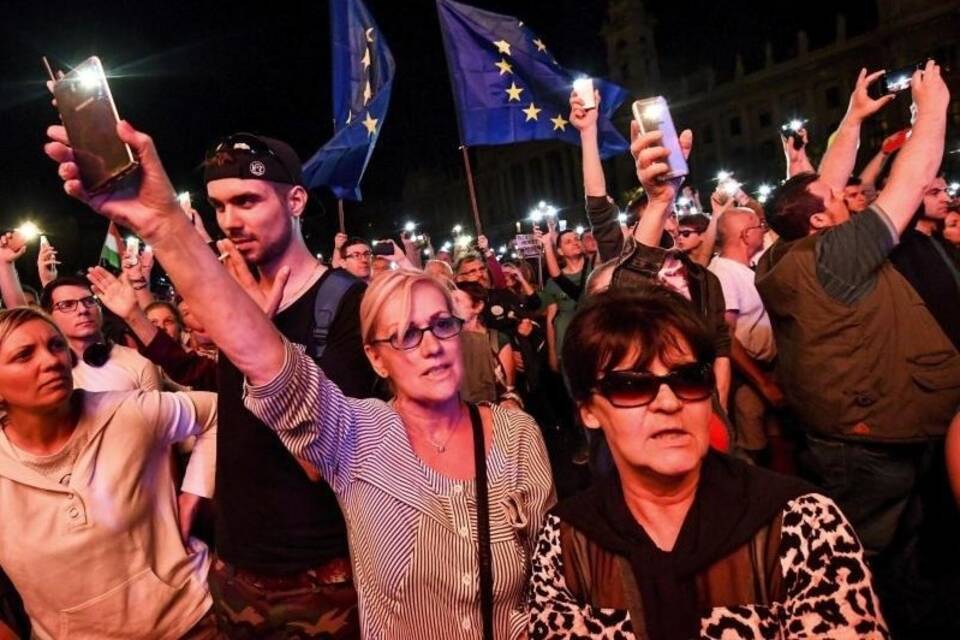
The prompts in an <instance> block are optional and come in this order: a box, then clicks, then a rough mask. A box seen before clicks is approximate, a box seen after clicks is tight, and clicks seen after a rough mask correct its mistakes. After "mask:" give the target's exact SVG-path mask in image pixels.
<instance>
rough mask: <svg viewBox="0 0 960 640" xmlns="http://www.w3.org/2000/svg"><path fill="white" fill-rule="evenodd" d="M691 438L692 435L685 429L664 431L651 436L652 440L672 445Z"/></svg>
mask: <svg viewBox="0 0 960 640" xmlns="http://www.w3.org/2000/svg"><path fill="white" fill-rule="evenodd" d="M689 437H690V433H689V432H688V431H685V430H684V429H663V430H662V431H658V432H656V433H655V434H653V435H652V436H650V439H651V440H654V441H657V442H664V443H670V442H678V441H681V440H685V439H687V438H689Z"/></svg>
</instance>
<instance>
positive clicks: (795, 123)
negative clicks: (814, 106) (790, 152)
mask: <svg viewBox="0 0 960 640" xmlns="http://www.w3.org/2000/svg"><path fill="white" fill-rule="evenodd" d="M806 124H807V121H806V120H799V119H796V118H795V119H793V120H791V121H790V122H787V123H786V124H784V125H781V127H780V135H781V136H783V138H784V140H789V139H790V138H793V148H794V149H796V150H797V151H800V149H803V145H804V142H803V136H801V135H800V130H801V129H803V128H804V126H806Z"/></svg>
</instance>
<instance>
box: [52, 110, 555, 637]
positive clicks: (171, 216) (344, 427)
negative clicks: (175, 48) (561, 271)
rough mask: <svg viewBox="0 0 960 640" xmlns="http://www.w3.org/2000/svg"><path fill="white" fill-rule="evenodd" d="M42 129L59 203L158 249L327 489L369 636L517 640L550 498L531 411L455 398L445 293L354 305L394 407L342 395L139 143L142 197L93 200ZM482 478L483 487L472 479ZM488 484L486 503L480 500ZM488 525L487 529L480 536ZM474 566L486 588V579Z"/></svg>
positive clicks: (369, 297) (145, 140) (455, 361)
mask: <svg viewBox="0 0 960 640" xmlns="http://www.w3.org/2000/svg"><path fill="white" fill-rule="evenodd" d="M48 133H49V134H50V136H51V138H52V139H53V142H51V143H49V144H48V145H47V147H46V151H47V154H48V155H49V156H50V157H51V158H53V159H54V160H56V161H57V162H59V163H60V169H59V175H60V176H61V177H62V178H63V179H64V180H65V184H64V188H65V190H66V191H67V193H68V194H70V195H73V196H74V197H76V198H79V199H81V200H83V201H85V202H87V203H88V204H89V205H90V206H91V207H93V208H94V209H95V210H97V211H99V212H100V213H102V214H104V215H107V216H109V217H111V218H112V219H114V220H116V221H117V222H119V223H121V224H123V225H125V226H127V227H129V228H131V229H133V230H134V231H135V232H136V233H137V235H138V236H139V237H140V238H142V239H143V240H144V241H145V242H147V243H148V244H150V245H151V246H152V247H153V249H154V252H155V254H156V256H157V259H158V260H159V261H160V263H161V265H162V266H163V267H164V269H165V270H166V272H167V275H168V276H169V277H170V279H171V280H172V281H173V283H174V285H175V286H176V287H177V291H178V292H179V293H180V294H181V295H182V296H183V297H184V299H185V300H186V301H187V302H188V303H189V304H190V307H191V309H192V310H193V311H194V312H195V313H196V315H197V317H198V319H199V320H200V322H201V323H202V324H203V326H204V327H205V328H206V330H207V332H208V334H209V335H210V336H211V338H212V339H213V340H214V342H216V343H217V345H218V346H219V347H220V349H221V351H222V352H223V353H224V354H225V355H226V356H227V357H228V358H230V361H231V362H233V363H234V364H235V365H236V366H237V368H238V369H239V370H240V371H242V372H243V373H244V375H245V376H246V377H247V384H248V386H247V394H246V398H245V400H244V402H245V404H246V405H247V407H248V408H249V409H250V410H251V411H253V413H254V414H256V415H257V417H258V418H260V419H261V420H262V421H263V422H265V423H266V424H267V425H269V426H270V427H272V428H273V429H275V430H276V431H277V433H278V435H279V437H280V439H281V441H282V442H283V443H284V445H285V446H286V447H287V448H288V449H289V450H290V451H291V452H292V453H293V454H294V455H296V456H298V457H300V458H302V459H304V460H306V461H308V462H309V463H311V464H312V465H313V466H314V467H316V469H318V470H319V472H320V474H321V475H322V476H323V479H324V480H326V481H327V482H328V483H329V484H330V486H331V487H332V488H333V490H334V492H335V493H336V495H337V498H338V499H339V501H340V506H341V508H342V510H343V513H344V517H345V519H346V522H347V526H348V533H349V538H350V547H351V556H352V558H353V562H354V574H355V577H356V584H357V590H358V592H359V608H360V623H361V626H362V629H363V636H364V638H368V639H371V638H445V639H452V638H471V639H472V638H481V637H487V638H492V637H496V638H498V639H501V638H518V637H522V636H523V635H524V630H525V627H526V611H525V603H524V596H525V589H526V582H527V574H528V571H529V560H530V557H531V555H532V552H533V545H534V538H535V536H536V532H537V531H538V530H539V527H540V524H541V521H542V520H543V517H544V515H545V513H546V510H547V509H549V508H550V506H551V505H552V504H553V502H554V492H553V482H552V477H551V474H550V465H549V462H548V460H547V453H546V449H545V448H544V445H543V440H542V438H541V436H540V430H539V428H538V427H537V425H536V423H534V421H533V420H532V419H531V418H530V417H529V416H527V415H526V414H524V413H521V412H516V411H511V412H508V411H505V410H503V409H501V408H500V407H498V406H496V405H493V406H481V407H479V408H478V407H476V406H473V405H467V404H466V403H465V402H463V400H461V398H460V395H459V389H460V382H461V380H462V378H463V365H462V362H461V345H460V338H459V334H460V328H461V324H460V321H459V320H458V319H457V318H456V317H455V316H454V314H453V302H452V300H451V298H450V292H449V290H448V289H447V288H446V287H445V286H444V285H443V284H442V283H441V282H440V281H439V280H437V279H435V278H433V277H431V276H429V275H426V274H424V273H420V272H409V271H404V270H399V271H394V272H391V273H387V274H384V275H382V276H380V277H379V278H376V279H374V281H373V283H372V284H371V286H370V288H369V289H368V290H367V293H366V295H365V296H364V299H363V302H362V304H361V308H360V318H361V325H362V326H361V333H362V341H363V344H364V349H365V351H366V354H367V357H368V358H369V359H370V362H371V363H372V364H373V368H374V370H375V371H376V372H377V373H378V374H379V375H380V376H382V377H384V378H386V379H387V380H388V381H389V383H390V384H391V385H392V387H393V390H394V392H395V398H394V400H393V401H392V402H391V403H390V404H386V403H384V402H382V401H379V400H372V399H368V400H355V399H352V398H347V397H345V396H344V395H343V393H342V392H341V391H340V389H339V388H337V386H336V385H335V384H334V383H333V382H331V381H330V380H329V379H328V378H327V377H326V376H325V375H324V373H323V371H322V370H321V369H320V368H319V367H318V366H317V365H316V363H315V362H314V361H313V360H312V359H311V358H310V357H308V356H306V355H304V354H302V353H301V352H300V351H299V350H298V349H297V348H295V347H293V346H292V345H290V344H289V343H287V342H285V341H284V339H283V337H282V336H281V335H280V334H279V333H278V332H277V330H276V329H275V328H274V327H273V325H272V324H271V323H270V321H269V320H268V319H267V318H266V317H265V316H264V314H263V312H262V311H261V309H263V310H267V311H268V312H269V311H270V310H275V309H276V307H277V303H278V301H279V299H280V292H281V291H282V282H280V281H279V280H278V281H277V282H279V284H277V285H275V286H274V288H273V290H272V292H271V293H270V294H268V295H263V294H262V293H261V292H258V291H251V292H250V295H247V294H245V293H244V292H243V291H242V290H241V289H240V288H239V287H238V285H237V284H236V283H234V282H233V281H232V280H231V277H230V275H229V274H228V273H227V272H226V271H225V270H224V269H223V268H221V266H220V265H219V263H218V262H217V259H216V256H215V255H213V254H212V252H210V250H209V249H208V248H207V247H206V245H205V244H204V243H203V241H202V240H201V239H200V238H199V236H197V235H196V233H195V232H194V230H193V228H192V227H191V226H190V224H189V220H187V218H186V216H184V215H183V213H182V212H181V211H180V210H179V208H178V206H177V200H176V194H175V192H174V191H173V188H172V187H171V185H170V181H169V179H168V178H167V176H166V172H165V171H164V169H163V166H162V165H161V163H160V158H159V157H158V155H157V152H156V148H155V146H154V144H153V141H152V140H151V139H150V137H149V136H147V135H145V134H143V133H141V132H139V131H136V130H134V129H133V128H132V127H131V126H130V125H129V124H127V123H121V124H120V125H118V127H117V134H118V135H119V136H120V138H121V139H122V140H123V141H125V142H126V143H127V144H129V145H130V146H131V148H132V149H133V150H134V152H135V153H136V155H137V158H138V160H139V161H140V170H141V180H140V183H139V187H138V190H137V191H136V193H126V194H120V193H114V194H106V195H97V196H93V195H90V194H87V193H86V192H85V191H84V190H83V185H82V184H81V182H80V180H79V169H78V168H77V165H76V163H75V162H74V156H73V150H72V149H71V148H70V147H69V140H68V139H67V137H66V133H65V131H64V130H63V129H62V127H58V126H55V127H51V128H50V129H49V130H48ZM251 345H256V348H251ZM475 435H476V436H477V437H476V441H477V442H478V444H479V445H480V446H478V447H475V446H474V442H475V437H474V436H475ZM475 452H476V453H479V454H480V455H478V456H475V455H474V454H475ZM477 463H479V464H477ZM255 471H256V470H255V469H252V470H251V473H254V472H255ZM484 472H485V473H484ZM484 475H485V476H486V479H487V482H486V483H485V484H484V483H482V482H481V483H475V479H476V478H477V477H484ZM484 486H486V488H487V500H486V501H484V500H482V499H481V500H480V501H478V500H477V497H476V496H477V493H478V492H481V494H482V488H483V487H484ZM481 497H482V496H481ZM483 505H487V506H488V509H487V510H482V506H483ZM478 506H479V507H481V509H480V510H479V511H478ZM484 514H485V515H486V516H487V517H486V518H482V517H480V518H478V515H480V516H482V515H484ZM483 520H487V521H488V522H489V527H483V526H479V525H478V522H480V523H482V521H483ZM484 531H488V532H489V540H488V541H487V542H488V544H482V542H484V541H483V540H482V537H483V536H482V534H483V532H484ZM487 550H488V551H489V554H488V553H487ZM487 559H489V563H487V562H485V560H487ZM485 566H490V567H491V568H492V571H491V573H492V584H490V583H487V581H486V580H485V579H484V580H481V577H484V578H485V577H486V576H488V575H489V574H488V573H487V572H486V571H484V570H483V567H485Z"/></svg>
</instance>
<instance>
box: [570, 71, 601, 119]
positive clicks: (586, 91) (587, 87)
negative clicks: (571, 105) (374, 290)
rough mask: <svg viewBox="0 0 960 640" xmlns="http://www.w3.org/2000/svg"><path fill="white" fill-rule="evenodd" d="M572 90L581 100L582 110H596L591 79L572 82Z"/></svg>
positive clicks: (578, 79)
mask: <svg viewBox="0 0 960 640" xmlns="http://www.w3.org/2000/svg"><path fill="white" fill-rule="evenodd" d="M573 90H574V91H576V92H577V96H578V97H579V98H580V99H581V100H583V108H584V109H586V110H588V111H589V110H590V109H596V108H597V102H596V100H595V99H594V95H593V78H577V79H576V80H574V81H573Z"/></svg>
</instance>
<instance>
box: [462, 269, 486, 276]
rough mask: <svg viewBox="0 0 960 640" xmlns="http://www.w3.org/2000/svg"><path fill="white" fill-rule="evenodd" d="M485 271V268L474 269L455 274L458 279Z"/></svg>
mask: <svg viewBox="0 0 960 640" xmlns="http://www.w3.org/2000/svg"><path fill="white" fill-rule="evenodd" d="M486 270H487V268H486V267H474V268H473V269H464V270H463V271H461V272H460V273H458V274H457V276H458V277H460V278H463V277H465V276H475V275H479V274H481V273H483V272H485V271H486Z"/></svg>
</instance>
